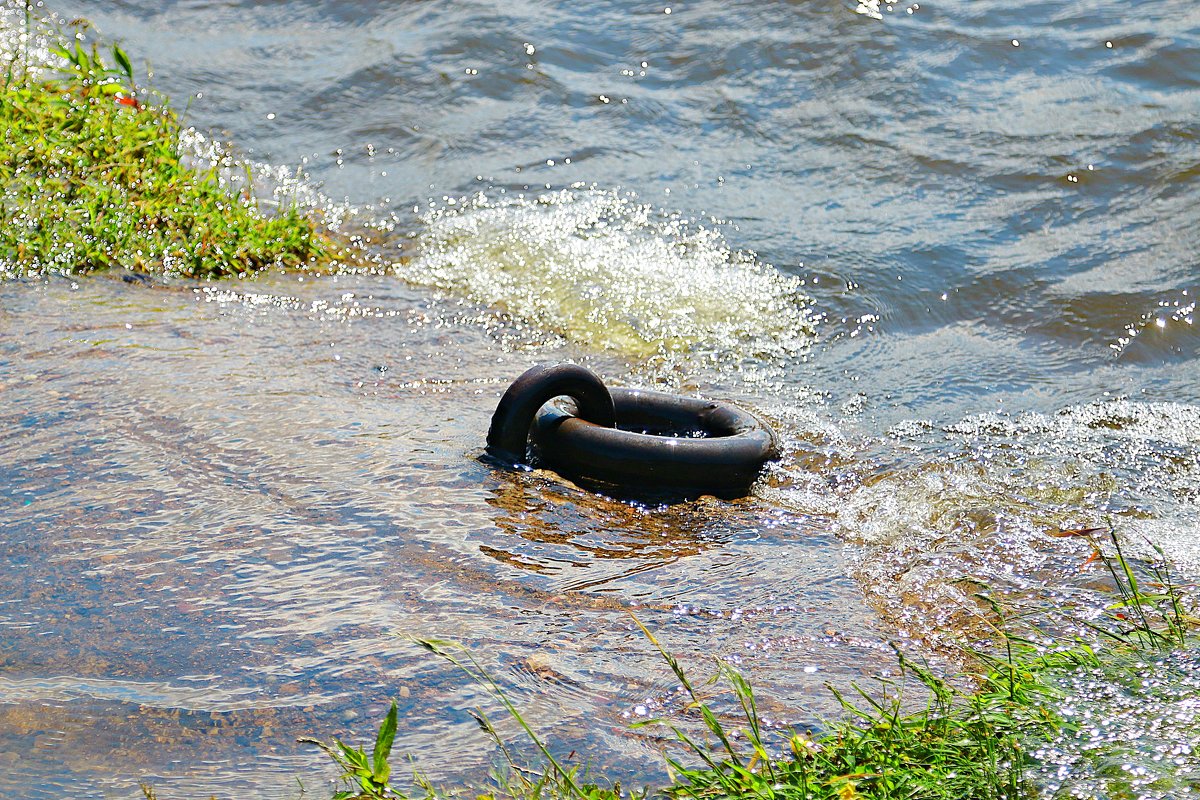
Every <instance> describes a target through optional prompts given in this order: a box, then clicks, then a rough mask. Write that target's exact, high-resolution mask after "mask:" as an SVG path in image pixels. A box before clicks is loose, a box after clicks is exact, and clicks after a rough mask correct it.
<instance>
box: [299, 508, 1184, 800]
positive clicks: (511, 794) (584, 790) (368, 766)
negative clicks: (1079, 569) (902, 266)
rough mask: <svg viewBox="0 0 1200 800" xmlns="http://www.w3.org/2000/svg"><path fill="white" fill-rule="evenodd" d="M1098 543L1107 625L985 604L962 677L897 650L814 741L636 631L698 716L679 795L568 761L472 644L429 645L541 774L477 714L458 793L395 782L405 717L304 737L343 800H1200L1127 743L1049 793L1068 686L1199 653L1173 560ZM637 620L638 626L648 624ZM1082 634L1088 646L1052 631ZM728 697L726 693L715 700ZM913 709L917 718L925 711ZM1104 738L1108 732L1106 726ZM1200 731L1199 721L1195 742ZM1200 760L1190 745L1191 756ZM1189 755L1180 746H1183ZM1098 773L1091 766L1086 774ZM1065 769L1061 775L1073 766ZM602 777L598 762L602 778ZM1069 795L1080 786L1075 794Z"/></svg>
mask: <svg viewBox="0 0 1200 800" xmlns="http://www.w3.org/2000/svg"><path fill="white" fill-rule="evenodd" d="M1058 535H1063V536H1079V537H1086V538H1087V539H1089V540H1090V541H1091V544H1092V547H1093V558H1092V559H1091V561H1092V562H1093V563H1094V565H1096V566H1097V567H1098V568H1100V569H1101V570H1102V571H1103V572H1104V573H1106V574H1107V578H1108V580H1109V592H1110V595H1109V597H1108V600H1109V602H1108V603H1107V605H1106V606H1105V608H1104V610H1103V613H1101V614H1100V615H1098V616H1096V615H1093V614H1087V613H1084V609H1078V610H1077V611H1079V612H1080V613H1079V614H1078V615H1074V614H1072V613H1070V610H1067V614H1066V615H1065V616H1058V617H1057V618H1055V617H1054V616H1051V615H1048V614H1047V613H1045V612H1039V613H1037V614H1035V615H1033V616H1032V617H1025V616H1024V615H1021V614H1013V613H1011V612H1010V611H1008V610H1006V609H1005V608H1004V606H1003V605H1002V604H1001V603H1000V602H998V601H996V600H995V599H993V598H991V597H989V596H987V595H983V594H981V595H980V596H979V597H978V599H979V600H980V602H981V605H982V606H983V607H984V608H985V609H987V610H988V617H987V618H988V625H989V627H990V629H991V631H992V634H993V638H992V639H991V641H990V642H988V643H986V644H985V645H981V646H980V647H971V648H964V650H963V651H962V652H960V653H958V654H955V655H956V656H957V659H958V661H959V662H960V663H961V664H962V665H963V667H964V669H963V672H962V673H961V674H958V675H954V676H951V677H943V676H940V675H938V674H936V673H935V672H934V671H933V670H932V669H931V668H930V667H929V666H927V665H924V664H921V663H918V662H916V661H914V660H913V659H912V658H910V657H909V656H908V655H906V654H905V653H902V652H900V651H897V652H896V657H897V660H898V665H899V668H900V676H899V677H898V678H895V679H893V680H890V681H886V682H883V684H882V687H876V688H875V690H873V691H872V690H868V689H863V688H861V687H852V689H851V691H850V692H839V691H838V690H837V689H835V688H833V687H830V691H832V692H834V694H835V696H836V697H837V700H838V701H839V703H840V705H841V708H842V711H843V712H844V714H843V716H842V717H841V718H839V719H835V720H830V721H828V722H827V723H825V724H824V725H822V726H820V728H819V729H816V730H804V731H795V730H793V731H787V732H780V731H777V730H776V731H772V730H769V729H768V728H767V726H765V725H764V724H763V721H762V718H761V716H760V715H759V712H758V707H757V704H756V701H755V695H754V689H753V687H752V686H751V685H750V684H749V683H748V682H747V681H746V680H745V678H744V677H743V676H742V675H741V674H739V673H738V672H737V671H736V670H735V669H734V668H733V667H731V666H730V665H729V664H727V663H723V662H720V661H718V662H717V668H716V675H715V676H714V680H713V681H710V682H708V683H706V684H704V685H698V684H697V683H696V682H695V681H693V679H692V677H691V676H689V675H687V674H686V673H685V672H684V670H683V669H682V668H681V666H680V665H679V662H678V661H677V660H676V659H675V658H674V657H673V656H672V655H671V654H670V653H669V652H668V650H667V649H666V648H664V647H663V645H662V644H660V642H659V640H658V639H657V638H656V636H655V635H654V633H653V632H651V631H650V630H648V629H647V628H646V627H645V626H643V625H642V624H641V622H638V623H637V624H638V625H639V627H641V629H642V631H643V633H644V634H645V636H646V638H647V641H648V642H649V645H650V646H653V647H654V648H656V649H657V650H658V651H659V652H660V654H661V655H662V657H663V659H664V661H665V663H666V665H667V667H668V668H669V669H670V670H671V672H672V673H673V674H674V676H675V678H676V679H677V680H678V681H679V682H680V684H681V685H682V686H683V687H684V690H685V695H686V698H687V701H688V702H687V703H686V705H685V706H684V707H683V708H680V709H677V713H676V716H674V717H673V718H671V719H662V720H651V721H647V722H642V723H639V726H647V725H664V726H667V727H669V728H670V730H671V731H672V732H673V734H674V737H675V739H676V741H677V743H678V748H677V749H676V751H675V752H674V753H673V754H668V755H666V758H667V764H668V767H669V772H670V774H671V776H672V780H671V782H670V783H669V784H668V785H665V786H658V787H643V788H640V789H633V790H631V789H630V788H628V787H622V786H621V785H620V784H619V783H611V782H607V783H606V782H603V781H599V782H597V781H596V780H595V778H594V777H589V774H585V773H582V772H581V770H580V768H579V767H576V766H570V765H567V764H565V763H564V761H562V760H560V759H559V758H558V757H556V756H555V754H554V748H553V746H552V744H551V743H548V742H545V741H543V740H542V739H541V738H539V737H538V735H537V734H536V733H535V732H534V730H533V727H532V726H531V725H530V724H529V723H528V722H527V721H526V720H525V719H524V718H523V717H522V715H521V712H520V709H518V708H517V707H516V705H515V704H514V703H513V702H512V701H511V700H510V699H509V697H508V696H507V695H506V694H505V693H504V691H503V689H502V688H501V687H500V686H499V685H498V684H497V683H496V682H495V680H493V678H492V677H491V676H490V675H488V673H487V672H486V671H485V670H484V669H482V668H481V667H480V665H479V664H478V662H476V661H475V660H474V658H473V657H472V656H471V654H470V653H469V652H467V651H465V650H464V649H463V648H461V647H460V646H458V645H455V644H452V643H448V642H441V641H429V640H417V642H416V643H417V644H419V645H421V646H423V647H424V648H425V649H427V650H429V651H430V652H432V653H434V654H436V655H439V656H441V657H443V658H446V659H448V660H449V661H451V662H452V663H454V664H455V665H457V666H458V667H459V668H460V669H461V670H462V671H463V674H464V676H465V677H466V678H467V679H469V680H472V681H474V682H476V683H478V684H480V685H481V686H483V687H485V688H486V689H488V691H489V692H490V693H491V695H492V697H493V698H494V699H495V700H496V702H497V703H498V705H499V706H500V708H501V709H502V711H503V713H505V714H507V715H509V716H511V717H512V718H513V719H514V720H515V721H516V722H517V723H518V724H519V726H520V728H521V729H522V730H523V731H524V734H525V735H526V736H527V737H529V739H530V741H531V742H532V743H533V744H534V745H535V748H536V751H537V752H539V753H540V755H541V761H540V763H537V764H534V765H530V764H526V763H517V762H516V761H515V760H514V758H513V756H512V754H511V752H510V749H509V748H508V747H506V745H505V742H504V741H503V740H502V738H501V737H500V735H499V734H498V733H497V732H496V729H495V727H493V725H492V724H491V722H490V720H489V719H488V718H487V717H486V716H485V715H483V714H482V712H480V714H479V716H478V717H477V718H478V720H479V722H480V724H481V725H482V726H483V728H484V729H485V730H486V731H487V732H488V733H489V734H490V735H491V736H492V738H493V739H494V741H495V742H496V745H497V748H498V753H500V754H501V756H502V759H503V760H502V762H501V765H500V767H499V769H498V771H497V772H496V773H495V775H494V777H493V781H492V782H491V783H490V784H488V785H485V786H478V787H472V788H470V789H469V790H467V791H459V792H447V791H443V790H441V789H439V788H438V787H436V786H434V785H432V784H430V783H429V782H428V781H427V780H424V779H422V778H421V776H420V775H419V774H418V775H415V776H408V775H405V776H400V777H399V778H397V776H393V775H392V769H391V765H390V762H389V755H390V751H391V749H392V746H393V743H394V741H393V740H394V738H395V733H396V725H397V720H396V707H395V705H394V704H393V706H392V708H391V710H390V712H389V713H388V715H387V717H386V718H385V720H384V722H383V724H382V725H381V726H380V729H379V732H378V735H377V737H376V740H375V742H374V743H373V744H372V745H371V750H370V753H368V752H367V750H366V749H365V748H362V747H354V746H351V745H347V744H345V743H343V742H341V741H338V740H334V741H333V742H330V743H324V742H318V741H315V740H312V739H302V740H301V742H305V743H309V744H312V745H315V746H318V747H320V748H322V749H323V750H324V751H325V752H326V753H327V754H328V755H329V756H330V758H331V759H332V761H333V762H334V763H336V765H337V766H338V768H340V770H341V780H342V783H343V787H344V788H342V789H341V790H339V791H338V792H337V793H335V794H334V795H333V798H334V800H347V798H355V799H356V800H386V799H387V798H413V797H421V798H436V797H447V796H468V797H478V798H487V800H494V799H495V798H515V799H517V800H539V799H542V798H545V799H546V800H550V799H552V798H562V799H564V800H618V798H623V797H662V798H696V800H703V799H705V798H731V799H732V800H739V799H741V798H762V799H763V800H775V799H776V798H779V799H780V800H784V799H786V800H793V799H794V800H854V798H862V800H902V799H911V800H1029V799H1032V798H1051V797H1072V798H1075V797H1099V796H1103V797H1109V798H1134V797H1137V798H1148V797H1159V798H1174V797H1186V796H1191V795H1193V794H1195V793H1198V792H1200V774H1197V773H1195V772H1190V771H1188V770H1173V769H1172V768H1171V765H1169V764H1168V765H1166V767H1165V768H1164V769H1163V771H1162V773H1161V774H1160V775H1157V776H1150V777H1149V778H1145V777H1143V778H1142V779H1140V780H1139V779H1138V776H1137V774H1136V770H1134V771H1133V773H1132V774H1130V773H1129V771H1128V770H1125V769H1123V766H1124V765H1122V763H1121V759H1122V757H1123V756H1124V755H1125V754H1126V751H1125V750H1124V749H1123V748H1125V747H1127V746H1134V747H1136V744H1134V745H1128V743H1124V742H1120V741H1107V740H1105V739H1103V738H1101V739H1099V740H1098V741H1099V744H1097V745H1096V746H1094V747H1093V746H1090V745H1089V746H1086V747H1084V748H1083V750H1082V752H1083V756H1082V757H1081V758H1080V759H1079V760H1078V761H1077V762H1076V763H1075V764H1074V766H1075V767H1078V768H1080V769H1083V770H1087V771H1089V772H1091V773H1094V774H1098V775H1100V776H1101V780H1102V783H1103V785H1104V789H1103V792H1102V793H1101V794H1096V793H1091V792H1088V793H1085V794H1079V793H1078V792H1077V791H1075V790H1073V789H1072V788H1070V787H1068V788H1067V790H1066V792H1065V793H1063V792H1060V790H1061V789H1062V788H1063V787H1062V786H1061V785H1058V786H1053V785H1048V783H1049V782H1048V781H1046V780H1045V778H1046V775H1047V773H1048V770H1046V769H1044V767H1045V765H1044V764H1043V763H1042V761H1043V760H1044V759H1045V758H1046V757H1047V756H1046V752H1048V751H1049V750H1052V749H1053V744H1054V743H1055V742H1056V741H1059V742H1061V741H1069V740H1071V739H1073V738H1076V739H1077V738H1080V737H1081V736H1086V735H1087V734H1088V731H1085V730H1083V727H1084V726H1085V725H1087V724H1089V722H1088V721H1087V720H1088V718H1089V717H1090V716H1091V715H1090V714H1084V715H1082V717H1081V716H1079V715H1076V714H1072V713H1071V712H1070V711H1067V710H1064V699H1065V695H1066V688H1067V687H1068V686H1069V685H1070V684H1071V683H1072V682H1077V681H1079V680H1080V679H1082V680H1083V681H1085V682H1092V683H1107V684H1110V685H1128V686H1131V687H1135V689H1136V687H1137V686H1138V685H1139V684H1141V685H1142V686H1143V689H1144V690H1146V691H1153V689H1146V687H1145V685H1146V684H1148V683H1149V681H1147V680H1146V678H1147V676H1148V674H1149V673H1150V671H1151V667H1150V666H1149V665H1150V664H1152V663H1154V662H1156V661H1157V660H1160V659H1165V658H1167V657H1169V655H1170V654H1171V653H1175V652H1179V651H1184V650H1192V651H1194V649H1195V648H1196V646H1197V641H1196V638H1195V631H1196V625H1197V622H1198V620H1197V617H1196V616H1195V611H1196V609H1195V604H1194V598H1193V597H1191V596H1190V595H1189V593H1188V589H1189V588H1190V587H1186V586H1180V585H1179V584H1177V583H1176V581H1175V579H1174V578H1173V576H1172V574H1171V571H1170V567H1169V564H1168V563H1167V561H1166V559H1165V557H1164V556H1163V554H1162V551H1161V550H1158V549H1157V548H1151V549H1152V551H1154V557H1151V558H1148V559H1146V558H1143V559H1134V558H1130V557H1127V556H1126V553H1125V551H1124V549H1123V546H1122V541H1121V539H1120V537H1119V536H1118V535H1117V533H1116V531H1115V529H1113V528H1111V527H1110V528H1109V529H1108V530H1107V531H1102V530H1101V529H1094V528H1093V529H1085V530H1079V531H1063V532H1059V534H1058ZM1035 620H1036V621H1035ZM635 621H636V619H635ZM1072 627H1082V629H1083V630H1085V631H1087V632H1088V635H1067V634H1065V633H1058V634H1055V633H1052V632H1051V630H1052V629H1053V628H1057V629H1058V630H1060V631H1064V630H1066V629H1068V628H1072ZM712 686H716V688H715V689H713V688H710V687H712ZM914 706H915V707H914ZM1100 727H1103V725H1101V726H1100ZM1195 734H1200V724H1193V725H1192V727H1191V728H1189V729H1188V731H1187V732H1186V733H1185V734H1184V736H1191V737H1192V740H1195V736H1194V735H1195ZM1180 747H1181V748H1183V750H1180V752H1183V751H1184V750H1186V751H1187V752H1188V753H1190V752H1191V751H1190V749H1189V745H1187V744H1186V742H1185V743H1183V744H1181V745H1180ZM1173 749H1175V748H1173ZM1085 762H1088V763H1085ZM1060 766H1061V765H1060ZM602 767H603V765H591V768H592V769H593V770H594V772H593V773H592V774H593V775H599V774H602ZM1066 783H1068V784H1069V780H1068V781H1066Z"/></svg>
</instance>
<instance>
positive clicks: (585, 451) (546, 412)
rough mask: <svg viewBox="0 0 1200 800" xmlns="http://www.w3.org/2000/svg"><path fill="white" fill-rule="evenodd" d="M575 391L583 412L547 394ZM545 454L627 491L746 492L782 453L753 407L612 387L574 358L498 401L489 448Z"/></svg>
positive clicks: (559, 466)
mask: <svg viewBox="0 0 1200 800" xmlns="http://www.w3.org/2000/svg"><path fill="white" fill-rule="evenodd" d="M562 396H566V397H569V398H570V399H571V400H572V401H574V403H575V408H574V413H572V412H569V411H567V410H565V409H563V408H561V407H559V406H557V405H555V404H552V403H549V402H547V401H549V400H551V399H553V398H555V397H562ZM531 435H532V439H533V443H534V447H535V450H536V454H537V456H538V458H539V459H540V460H541V462H542V463H544V464H545V465H546V466H548V467H549V468H551V469H553V470H554V471H556V472H558V473H559V474H561V475H564V476H566V477H569V478H572V479H574V480H576V481H578V482H580V483H582V484H585V485H586V484H598V485H600V486H601V487H603V488H605V489H610V490H612V489H615V490H616V493H623V494H633V495H637V494H647V493H670V494H685V495H693V496H694V495H699V494H714V495H718V496H721V497H739V496H741V495H744V494H746V493H747V492H748V491H749V488H750V485H751V484H752V483H754V481H755V479H757V478H758V475H759V473H760V472H761V471H762V468H763V465H764V464H766V462H767V461H770V460H772V459H774V458H777V457H778V455H779V443H778V440H777V439H776V436H775V433H774V431H772V430H771V428H770V427H769V426H768V425H767V424H766V423H764V422H763V421H762V420H760V419H759V418H758V417H756V416H755V415H753V414H751V413H750V412H748V411H743V410H742V409H740V408H737V407H735V406H732V405H730V404H728V403H722V402H718V401H713V400H701V399H698V398H693V397H681V396H679V395H672V394H664V393H662V392H653V391H649V390H645V389H613V390H611V391H610V390H609V389H608V388H606V387H605V386H604V384H603V382H602V381H601V380H600V379H599V378H598V377H596V375H595V374H594V373H592V372H591V371H590V370H587V369H585V368H583V367H580V366H577V365H574V364H558V365H539V366H536V367H533V368H531V369H529V370H528V371H526V372H525V373H524V374H523V375H521V377H519V378H517V380H516V381H514V382H513V384H512V385H511V386H509V387H508V390H507V391H505V393H504V396H503V397H502V398H501V400H500V404H499V405H498V406H497V407H496V412H495V414H493V415H492V425H491V428H490V429H489V430H488V439H487V441H488V452H489V453H491V454H492V455H493V456H495V457H498V458H501V459H503V460H504V461H506V462H508V463H520V462H522V461H524V460H525V457H526V445H527V443H528V439H529V438H530V436H531Z"/></svg>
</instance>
